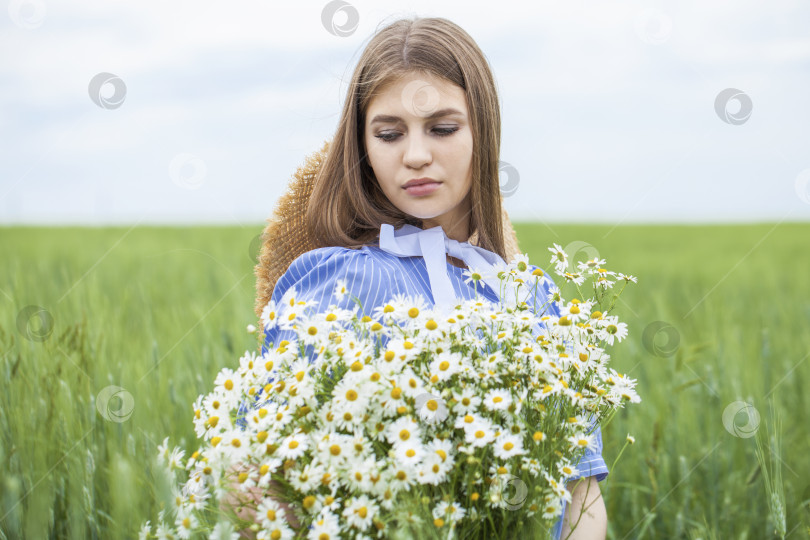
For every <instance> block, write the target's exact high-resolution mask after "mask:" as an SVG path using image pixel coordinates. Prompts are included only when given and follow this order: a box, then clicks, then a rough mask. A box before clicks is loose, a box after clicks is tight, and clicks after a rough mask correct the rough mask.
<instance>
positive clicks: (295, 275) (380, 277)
mask: <svg viewBox="0 0 810 540" xmlns="http://www.w3.org/2000/svg"><path fill="white" fill-rule="evenodd" d="M531 267H532V268H537V267H536V266H535V265H531ZM447 272H448V275H449V277H450V281H451V283H452V284H453V289H454V290H455V293H456V297H458V298H463V299H465V300H470V299H474V298H476V293H477V294H478V297H479V298H480V297H484V298H486V299H487V300H489V301H492V302H497V301H498V294H497V292H496V291H493V290H492V289H491V288H489V287H488V286H486V285H485V284H483V282H479V283H478V285H477V289H475V288H473V287H474V283H473V282H470V283H465V282H464V279H465V277H464V276H463V274H462V273H463V272H464V269H463V268H459V267H457V266H454V265H452V264H450V262H447ZM339 279H343V280H345V281H346V289H347V290H348V291H349V293H351V295H354V296H356V297H357V298H358V299H359V300H360V301H361V303H362V311H364V312H365V314H367V315H369V316H372V309H373V308H374V307H377V306H381V305H383V304H385V303H387V302H388V301H389V300H391V298H392V297H393V296H394V295H395V294H406V295H410V296H413V295H422V296H424V298H425V299H426V301H427V303H428V305H429V306H432V305H433V296H432V294H431V291H430V282H429V281H428V273H427V267H426V265H425V260H424V259H423V258H422V257H421V256H418V257H398V256H396V255H392V254H390V253H388V252H386V251H383V250H382V249H380V248H379V245H367V246H363V247H362V248H360V249H350V248H344V247H324V248H318V249H313V250H312V251H308V252H306V253H303V254H302V255H300V256H299V257H298V258H297V259H295V260H294V261H293V262H292V263H291V264H290V266H289V268H288V269H287V271H286V272H285V273H284V274H283V275H282V276H281V277H280V278H279V279H278V281H277V283H276V286H275V288H274V289H273V294H272V300H273V301H275V302H276V303H279V301H280V300H281V298H282V297H283V296H284V293H285V292H287V290H288V289H290V287H295V289H296V291H297V293H298V296H297V298H296V299H297V300H309V301H314V302H315V305H314V307H313V308H312V310H313V311H312V312H313V313H314V312H319V311H325V310H326V309H327V308H328V307H329V305H331V304H336V305H338V306H339V307H341V308H344V309H352V308H353V307H355V304H354V303H353V302H352V301H351V300H350V298H349V296H350V295H349V294H347V295H346V296H345V297H344V298H343V299H342V300H338V299H337V298H336V297H334V296H333V293H334V291H335V286H336V284H337V280H339ZM551 285H553V281H552V280H551V278H550V277H548V274H545V275H544V281H543V282H542V286H543V288H544V292H545V293H546V294H547V293H548V291H549V287H550V286H551ZM536 300H537V304H536V305H535V306H534V308H535V312H537V308H538V307H540V308H542V306H543V304H544V303H545V295H544V294H538V295H537V298H536ZM527 303H528V302H527ZM530 305H531V304H530ZM543 309H546V310H549V311H551V314H553V315H555V316H559V309H558V308H557V306H556V305H554V304H549V305H548V306H546V307H545V308H543ZM293 338H295V331H294V330H291V329H290V330H281V329H279V328H278V327H276V328H274V329H272V330H270V331H269V332H265V338H264V344H263V345H262V354H265V353H266V352H267V351H268V349H269V348H272V347H273V344H274V343H275V344H277V343H280V342H281V341H282V340H284V339H286V340H288V341H292V339H293ZM311 350H312V346H311V345H309V346H308V348H307V354H311V352H310V351H311ZM246 410H247V408H246V404H244V403H243V405H242V407H240V411H239V416H240V417H241V416H242V415H243V414H244V412H245V411H246ZM242 425H244V424H242ZM590 432H593V433H595V435H596V446H597V448H596V450H590V449H588V450H587V451H586V453H585V454H584V455H583V457H582V458H581V460H580V461H579V462H578V463H577V464H576V468H577V473H576V474H575V475H574V476H572V477H570V478H569V479H568V480H567V481H568V482H572V481H574V480H576V479H578V478H585V477H588V476H596V479H597V481H600V482H601V481H602V480H604V479H605V478H607V476H608V469H607V465H606V464H605V460H604V459H603V457H602V433H601V429H600V427H599V426H596V430H595V431H594V430H593V426H591V429H590ZM565 507H566V503H565V501H563V516H564V515H565ZM563 516H561V517H560V519H559V520H558V521H557V523H556V525H555V527H554V529H553V536H552V537H553V538H554V539H555V540H556V539H559V537H560V533H561V530H562V518H563Z"/></svg>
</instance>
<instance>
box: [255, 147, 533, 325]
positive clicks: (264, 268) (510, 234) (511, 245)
mask: <svg viewBox="0 0 810 540" xmlns="http://www.w3.org/2000/svg"><path fill="white" fill-rule="evenodd" d="M328 150H329V141H325V142H324V144H323V146H322V147H321V149H320V150H317V151H315V152H313V153H312V154H310V155H309V156H307V157H306V160H305V161H304V163H303V164H301V165H300V166H299V167H298V169H297V170H296V171H295V173H294V174H293V175H292V178H291V179H290V182H289V184H288V185H287V192H286V193H284V194H283V195H282V196H281V197H280V198H279V199H278V202H277V204H276V208H275V210H274V212H273V215H272V216H271V217H270V218H269V219H268V220H267V226H266V227H265V228H264V232H262V236H261V238H262V248H261V252H260V254H259V262H258V264H257V265H256V267H255V270H254V272H255V274H256V305H255V311H256V316H260V315H261V313H262V310H263V309H264V306H266V305H267V302H269V301H270V298H271V296H272V294H273V288H274V287H275V286H276V282H277V281H278V278H280V277H281V276H282V275H283V274H284V272H286V271H287V269H288V268H289V267H290V263H292V262H293V261H294V260H295V259H297V258H298V257H299V256H300V255H302V254H304V253H306V252H307V251H310V250H313V249H315V248H316V247H317V246H316V245H315V243H314V242H313V240H312V237H311V235H310V232H309V231H308V230H307V228H306V226H305V223H304V216H305V214H306V210H307V202H308V201H309V196H310V195H311V194H312V187H313V185H314V182H315V177H316V175H317V174H318V170H320V167H321V164H322V163H323V161H324V159H325V158H326V155H327V152H328ZM502 218H503V235H504V248H505V251H506V254H507V261H509V260H511V259H512V258H513V257H514V256H515V255H517V254H519V253H520V249H519V247H518V241H517V235H516V234H515V230H514V229H513V228H512V222H511V221H510V220H509V215H508V214H507V213H506V210H505V209H503V210H502ZM467 241H468V242H469V243H470V244H473V245H478V244H477V241H478V231H476V232H475V233H474V234H472V235H471V236H470V238H469V239H468V240H467Z"/></svg>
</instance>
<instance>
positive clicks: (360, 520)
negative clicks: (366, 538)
mask: <svg viewBox="0 0 810 540" xmlns="http://www.w3.org/2000/svg"><path fill="white" fill-rule="evenodd" d="M379 510H380V508H379V506H377V504H376V503H375V502H374V499H371V498H370V497H367V496H366V495H361V496H359V497H355V498H352V499H351V500H349V502H348V503H347V504H346V507H345V508H344V509H343V517H344V518H346V523H347V524H348V525H349V526H350V527H357V528H358V529H360V530H361V531H365V530H367V529H368V527H369V526H370V525H371V522H372V520H373V519H374V517H375V516H376V515H377V513H378V512H379Z"/></svg>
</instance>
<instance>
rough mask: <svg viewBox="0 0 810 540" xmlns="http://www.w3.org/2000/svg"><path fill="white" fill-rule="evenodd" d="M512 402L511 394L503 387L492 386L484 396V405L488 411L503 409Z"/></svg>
mask: <svg viewBox="0 0 810 540" xmlns="http://www.w3.org/2000/svg"><path fill="white" fill-rule="evenodd" d="M511 404H512V395H511V394H510V393H509V391H508V390H505V389H503V388H493V389H492V390H490V391H489V392H487V394H486V396H484V407H486V408H487V409H489V410H490V411H505V410H507V409H508V408H509V405H511Z"/></svg>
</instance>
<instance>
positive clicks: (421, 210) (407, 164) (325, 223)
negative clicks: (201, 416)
mask: <svg viewBox="0 0 810 540" xmlns="http://www.w3.org/2000/svg"><path fill="white" fill-rule="evenodd" d="M500 136H501V125H500V104H499V100H498V95H497V91H496V88H495V82H494V79H493V76H492V73H491V71H490V68H489V65H488V63H487V61H486V59H485V57H484V55H483V53H482V52H481V51H480V49H479V48H478V46H477V45H476V43H475V42H474V41H473V40H472V38H471V37H470V36H469V35H468V34H467V33H466V32H465V31H464V30H462V29H461V28H460V27H458V26H457V25H456V24H454V23H452V22H450V21H448V20H446V19H443V18H413V19H405V20H398V21H395V22H393V23H392V24H390V25H388V26H386V27H385V28H383V29H381V30H379V31H378V32H377V33H376V34H375V35H374V36H373V37H372V39H371V41H370V42H369V43H368V45H367V46H366V48H365V50H364V52H363V54H362V56H361V58H360V60H359V62H358V64H357V66H356V68H355V71H354V75H353V77H352V80H351V83H350V86H349V90H348V95H347V97H346V100H345V105H344V108H343V111H342V114H341V118H340V123H339V125H338V128H337V132H336V133H335V136H334V138H333V139H332V141H331V142H330V144H329V145H328V146H329V148H328V152H325V154H324V159H323V162H322V163H320V164H319V166H318V170H317V174H315V175H314V181H313V185H312V192H311V194H309V195H308V200H307V201H306V205H305V210H303V209H302V210H300V211H299V212H298V214H297V215H296V214H295V209H293V210H292V211H291V213H292V215H287V216H286V218H285V219H287V220H289V223H287V225H290V223H294V224H295V231H294V233H293V234H291V235H290V237H291V238H293V239H294V241H295V242H298V243H297V244H295V245H296V246H298V247H297V248H296V247H292V248H290V247H288V246H287V245H279V243H278V239H277V238H276V236H275V235H274V234H273V233H274V231H273V230H269V231H267V232H266V235H265V242H266V243H265V248H264V250H263V253H262V256H261V262H260V265H259V267H257V273H259V274H260V281H259V287H260V290H259V304H260V305H259V308H261V307H263V306H264V304H266V303H267V295H268V294H269V289H272V299H273V300H275V301H276V302H279V301H280V300H281V298H282V297H283V296H284V295H285V293H287V292H288V291H289V290H291V289H292V290H295V291H296V293H297V295H298V296H297V298H296V299H297V300H309V301H312V302H314V303H315V304H316V307H315V309H316V310H322V309H326V308H327V307H328V306H329V305H330V304H332V303H334V304H338V305H340V306H341V307H345V308H351V307H352V304H351V302H350V301H349V300H348V299H346V300H344V301H343V303H341V301H338V300H337V299H336V298H335V295H334V293H335V290H336V287H338V286H342V285H344V284H345V287H346V289H348V291H350V292H351V293H352V294H353V295H355V296H357V297H358V298H359V299H360V301H361V303H362V307H363V310H364V311H365V312H366V314H368V315H371V314H372V309H373V308H374V307H376V306H381V305H383V304H384V303H385V302H387V301H389V300H390V299H391V298H392V297H394V296H395V295H408V296H413V295H422V296H424V297H425V298H426V299H428V300H429V301H430V300H432V301H433V305H435V306H437V307H439V306H442V305H447V304H449V303H450V302H454V301H455V300H456V299H470V298H475V296H476V294H478V295H479V297H480V296H483V297H485V298H487V299H489V300H491V301H497V299H498V296H497V291H496V290H493V288H492V286H490V285H487V286H486V287H484V288H483V290H482V289H481V286H480V285H479V286H478V290H477V291H476V290H475V289H474V288H473V285H472V284H471V283H470V282H469V280H468V281H465V279H464V278H465V274H464V272H465V269H466V268H467V267H475V268H478V269H482V270H486V269H487V268H482V266H485V267H489V268H491V267H494V266H497V265H498V264H502V263H503V261H504V260H505V259H506V258H507V253H506V247H505V240H504V238H505V235H504V226H503V221H502V215H503V214H502V208H501V194H500V189H499V173H498V164H499V163H498V160H499V155H500ZM303 206H304V205H303V204H302V205H299V207H301V208H303ZM268 229H270V227H268ZM276 232H277V231H276ZM473 240H474V243H473V242H472V241H473ZM268 242H270V244H268ZM272 242H275V244H272ZM268 245H275V247H274V248H273V247H268ZM291 245H292V244H291ZM301 246H306V251H303V252H298V253H296V250H298V251H301V250H303V249H304V248H302V247H301ZM279 256H284V257H287V258H288V259H290V260H291V261H292V262H291V263H290V264H289V265H288V266H287V267H286V270H285V271H284V272H283V274H282V275H280V276H279V277H278V279H277V280H275V282H273V280H272V279H270V280H266V279H265V280H264V281H262V280H261V277H262V275H261V272H260V271H259V268H260V267H262V265H265V264H272V263H274V262H277V259H278V257H279ZM545 279H546V281H545V284H544V287H545V290H546V292H548V291H549V290H550V289H551V287H553V285H554V284H553V282H552V281H551V279H550V278H547V277H546V278H545ZM490 283H491V282H490ZM268 285H269V287H268ZM545 300H546V299H545V298H542V299H539V300H538V304H537V305H535V308H536V309H540V308H541V307H542V304H543V303H545ZM454 303H455V302H454ZM428 307H430V306H428ZM551 309H554V308H551ZM292 337H293V335H292V331H277V330H274V331H272V333H268V334H267V335H265V345H264V347H263V348H262V352H266V350H267V348H268V347H271V346H272V345H271V344H272V343H275V344H278V343H279V342H280V341H281V340H283V339H291V338H292ZM595 433H596V435H597V438H596V439H597V443H598V449H597V451H589V452H588V453H587V454H586V455H585V456H584V457H583V458H582V460H581V461H580V462H579V463H578V465H577V469H578V471H579V473H578V474H577V475H576V476H575V477H574V478H571V479H570V482H569V484H568V486H569V491H572V508H571V511H569V512H565V506H563V512H564V516H563V517H564V518H566V519H563V518H561V519H560V520H559V522H558V523H557V526H556V528H555V530H554V536H555V537H556V538H559V537H560V536H561V535H562V536H563V537H565V536H567V534H568V531H569V530H570V528H571V527H570V525H569V522H570V521H572V520H573V521H574V522H575V521H576V520H577V519H579V523H578V524H577V526H576V530H575V531H574V532H573V534H572V535H571V537H570V538H588V539H592V538H604V537H605V534H606V524H607V517H606V513H605V507H604V502H603V501H602V498H601V494H600V491H599V486H598V484H597V481H601V480H603V479H604V478H606V477H607V475H608V471H607V467H606V465H605V462H604V460H603V459H602V456H601V448H602V444H601V443H602V440H601V433H600V431H599V428H598V427H597V428H596V431H595ZM577 479H583V481H581V482H575V480H577ZM586 493H587V500H586ZM583 507H584V508H585V509H586V510H585V511H584V512H583V511H582V509H583ZM580 514H581V519H580ZM290 515H291V514H290Z"/></svg>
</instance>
